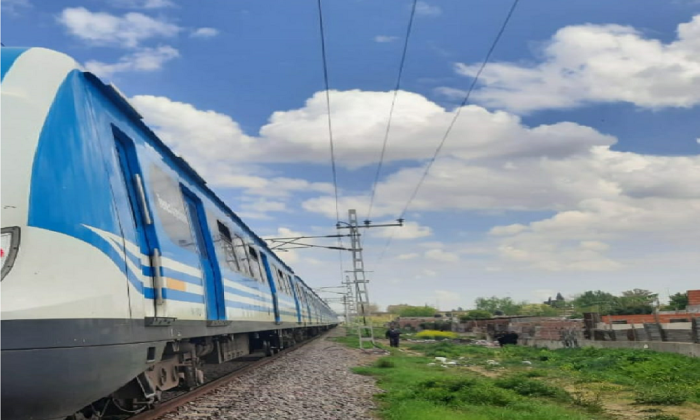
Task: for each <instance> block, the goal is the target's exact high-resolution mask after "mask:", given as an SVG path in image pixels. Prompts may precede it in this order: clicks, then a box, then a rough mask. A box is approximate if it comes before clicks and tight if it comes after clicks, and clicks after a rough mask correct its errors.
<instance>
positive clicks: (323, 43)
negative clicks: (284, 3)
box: [316, 0, 345, 283]
mask: <svg viewBox="0 0 700 420" xmlns="http://www.w3.org/2000/svg"><path fill="white" fill-rule="evenodd" d="M316 4H317V6H318V28H319V31H320V33H321V57H322V59H323V82H324V86H325V88H326V109H327V110H328V140H329V143H330V151H331V170H332V172H333V192H334V194H335V221H336V223H338V222H339V221H340V210H339V204H338V171H337V170H336V167H335V145H334V144H333V123H332V121H331V96H330V84H329V82H328V59H327V56H326V33H325V30H324V27H323V8H322V7H321V0H317V2H316ZM338 246H339V247H340V248H344V246H343V241H342V238H338ZM338 262H339V266H340V267H339V268H340V281H341V283H342V282H343V278H344V277H343V276H344V275H345V268H344V267H343V251H342V250H338Z"/></svg>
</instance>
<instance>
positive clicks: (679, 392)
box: [634, 385, 690, 405]
mask: <svg viewBox="0 0 700 420" xmlns="http://www.w3.org/2000/svg"><path fill="white" fill-rule="evenodd" d="M688 398H690V393H689V392H688V390H687V389H686V388H684V387H680V386H673V385H657V386H653V387H645V388H641V389H639V390H637V392H636V393H635V395H634V402H636V403H637V404H649V405H681V404H683V403H684V402H686V401H687V400H688Z"/></svg>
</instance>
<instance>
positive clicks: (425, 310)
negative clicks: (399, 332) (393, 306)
mask: <svg viewBox="0 0 700 420" xmlns="http://www.w3.org/2000/svg"><path fill="white" fill-rule="evenodd" d="M436 312H437V309H435V308H433V307H430V306H408V305H406V306H405V307H404V308H402V309H401V310H400V311H399V316H401V317H409V316H433V315H435V313H436Z"/></svg>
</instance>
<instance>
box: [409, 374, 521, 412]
mask: <svg viewBox="0 0 700 420" xmlns="http://www.w3.org/2000/svg"><path fill="white" fill-rule="evenodd" d="M417 388H418V389H417V392H416V394H415V395H416V396H417V397H418V398H422V399H425V400H428V401H432V402H436V403H440V404H447V405H464V404H467V405H490V406H496V407H505V406H509V405H512V404H514V403H516V402H518V401H520V398H519V397H518V396H517V395H516V394H514V393H513V392H511V391H509V390H505V389H501V388H497V387H495V386H493V385H492V384H491V383H490V382H489V381H485V380H480V379H475V378H445V379H431V380H428V381H424V382H421V383H419V384H418V387H417Z"/></svg>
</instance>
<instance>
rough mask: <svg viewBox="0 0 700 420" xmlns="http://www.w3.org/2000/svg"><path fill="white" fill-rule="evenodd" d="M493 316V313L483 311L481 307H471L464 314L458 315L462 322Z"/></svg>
mask: <svg viewBox="0 0 700 420" xmlns="http://www.w3.org/2000/svg"><path fill="white" fill-rule="evenodd" d="M490 318H493V315H492V314H491V312H489V311H484V310H481V309H473V310H471V311H469V312H467V313H466V314H464V315H462V316H460V317H459V320H460V321H462V322H466V321H472V320H476V319H490Z"/></svg>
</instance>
